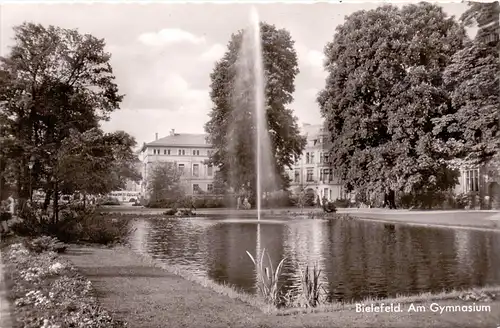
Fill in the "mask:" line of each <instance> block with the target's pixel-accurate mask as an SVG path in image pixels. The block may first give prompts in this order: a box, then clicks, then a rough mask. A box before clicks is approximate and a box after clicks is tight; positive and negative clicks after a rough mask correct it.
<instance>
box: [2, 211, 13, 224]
mask: <svg viewBox="0 0 500 328" xmlns="http://www.w3.org/2000/svg"><path fill="white" fill-rule="evenodd" d="M10 219H12V213H10V212H0V222H2V221H9V220H10Z"/></svg>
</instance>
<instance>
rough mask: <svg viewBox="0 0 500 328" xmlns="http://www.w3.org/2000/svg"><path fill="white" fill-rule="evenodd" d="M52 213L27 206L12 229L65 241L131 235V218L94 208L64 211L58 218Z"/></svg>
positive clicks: (111, 241) (99, 240) (110, 241)
mask: <svg viewBox="0 0 500 328" xmlns="http://www.w3.org/2000/svg"><path fill="white" fill-rule="evenodd" d="M51 217H52V215H51V214H50V213H44V212H42V211H40V210H36V209H31V210H28V209H27V210H24V211H23V212H22V213H21V215H20V218H21V221H20V222H17V223H15V224H13V226H12V230H13V232H14V233H16V234H17V235H20V236H31V237H39V236H51V237H56V238H57V239H58V240H60V241H62V242H65V243H95V244H104V245H109V244H115V243H124V242H125V241H126V240H127V238H128V236H129V235H130V233H131V231H130V219H126V218H120V219H114V218H112V217H111V216H108V215H105V214H101V213H97V212H96V211H95V210H93V209H87V210H83V211H73V210H64V211H61V213H60V217H59V220H58V221H55V222H54V221H53V220H52V218H51Z"/></svg>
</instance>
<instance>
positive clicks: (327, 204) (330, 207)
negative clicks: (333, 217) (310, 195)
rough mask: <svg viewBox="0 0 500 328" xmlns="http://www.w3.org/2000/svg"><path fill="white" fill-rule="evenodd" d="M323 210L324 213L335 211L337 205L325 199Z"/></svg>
mask: <svg viewBox="0 0 500 328" xmlns="http://www.w3.org/2000/svg"><path fill="white" fill-rule="evenodd" d="M323 211H325V212H326V213H335V212H337V207H335V203H334V202H329V201H326V202H325V203H323Z"/></svg>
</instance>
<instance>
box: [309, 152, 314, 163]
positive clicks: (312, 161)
mask: <svg viewBox="0 0 500 328" xmlns="http://www.w3.org/2000/svg"><path fill="white" fill-rule="evenodd" d="M310 164H314V153H311V163H310Z"/></svg>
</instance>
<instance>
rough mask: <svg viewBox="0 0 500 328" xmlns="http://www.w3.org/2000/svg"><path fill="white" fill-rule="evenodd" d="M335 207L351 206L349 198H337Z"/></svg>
mask: <svg viewBox="0 0 500 328" xmlns="http://www.w3.org/2000/svg"><path fill="white" fill-rule="evenodd" d="M333 203H334V204H335V207H340V208H348V207H349V206H350V201H349V199H339V198H337V199H336V200H335V201H334V202H333Z"/></svg>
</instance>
